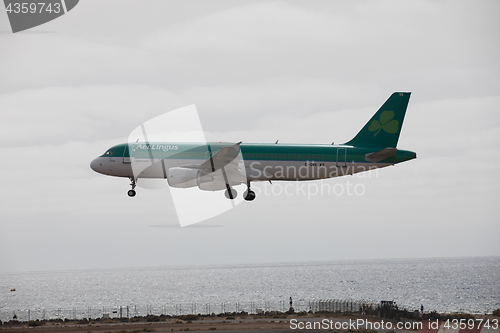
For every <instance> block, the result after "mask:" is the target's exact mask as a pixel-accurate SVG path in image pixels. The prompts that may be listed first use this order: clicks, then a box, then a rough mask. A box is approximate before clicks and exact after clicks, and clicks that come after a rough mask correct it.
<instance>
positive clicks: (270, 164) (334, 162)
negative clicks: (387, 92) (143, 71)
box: [90, 92, 417, 201]
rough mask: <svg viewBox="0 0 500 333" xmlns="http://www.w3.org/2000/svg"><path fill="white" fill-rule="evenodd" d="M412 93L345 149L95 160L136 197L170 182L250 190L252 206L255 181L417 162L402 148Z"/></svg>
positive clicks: (389, 104)
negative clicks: (154, 182)
mask: <svg viewBox="0 0 500 333" xmlns="http://www.w3.org/2000/svg"><path fill="white" fill-rule="evenodd" d="M410 94H411V93H410V92H395V93H393V94H392V95H391V96H390V97H389V98H388V99H387V101H386V102H385V103H384V104H383V105H382V107H380V109H379V110H378V111H377V112H376V113H375V114H374V115H373V117H372V118H371V119H370V120H369V121H368V122H367V123H366V124H365V126H364V127H363V128H362V129H361V130H360V131H359V133H358V134H356V136H355V137H354V138H353V139H351V140H350V141H348V142H346V143H343V144H333V143H332V144H281V143H278V141H276V142H275V143H266V144H261V143H242V142H238V143H213V142H210V143H186V142H184V143H183V142H128V143H122V144H119V145H116V146H113V147H111V148H109V149H108V150H106V152H105V153H104V154H103V155H101V156H99V157H97V158H96V159H94V160H93V161H92V162H91V163H90V167H91V168H92V170H94V171H95V172H98V173H101V174H104V175H108V176H115V177H128V178H129V179H130V181H131V184H130V185H131V186H132V189H130V190H129V191H128V192H127V193H128V195H129V196H130V197H134V196H135V195H136V191H135V187H136V185H137V182H138V179H139V178H152V179H166V180H167V182H168V184H169V185H170V186H171V187H176V188H189V187H196V186H197V187H198V188H199V189H201V190H205V191H221V190H225V196H226V198H228V199H234V198H236V196H237V192H236V190H235V189H234V188H233V186H235V185H240V184H246V185H247V190H246V191H245V193H244V196H243V197H244V199H245V200H247V201H252V200H254V199H255V196H256V195H255V192H254V191H252V190H251V187H250V184H251V182H254V181H269V182H272V181H307V180H318V179H327V178H334V177H340V176H344V175H352V174H355V173H359V172H365V171H369V170H373V169H377V168H384V167H387V166H391V165H395V164H398V163H401V162H405V161H409V160H412V159H414V158H416V157H417V154H416V153H415V152H412V151H408V150H401V149H398V148H396V146H397V143H398V140H399V135H400V133H401V127H402V125H403V120H404V117H405V114H406V109H407V106H408V102H409V100H410Z"/></svg>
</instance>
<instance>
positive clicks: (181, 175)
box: [167, 168, 200, 188]
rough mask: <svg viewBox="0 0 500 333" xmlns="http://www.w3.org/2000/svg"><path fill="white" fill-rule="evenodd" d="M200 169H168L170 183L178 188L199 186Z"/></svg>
mask: <svg viewBox="0 0 500 333" xmlns="http://www.w3.org/2000/svg"><path fill="white" fill-rule="evenodd" d="M199 172H200V171H199V170H196V169H189V168H170V169H168V171H167V181H168V185H170V186H172V187H177V188H188V187H194V186H197V185H198V183H197V180H196V179H197V178H198V174H199Z"/></svg>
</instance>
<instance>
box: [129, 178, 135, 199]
mask: <svg viewBox="0 0 500 333" xmlns="http://www.w3.org/2000/svg"><path fill="white" fill-rule="evenodd" d="M129 179H130V182H131V183H130V186H132V189H131V190H129V191H128V192H127V194H128V196H129V197H135V190H134V188H135V187H136V186H137V184H136V180H135V178H133V177H129Z"/></svg>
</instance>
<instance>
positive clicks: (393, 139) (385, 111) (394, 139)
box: [345, 92, 411, 148]
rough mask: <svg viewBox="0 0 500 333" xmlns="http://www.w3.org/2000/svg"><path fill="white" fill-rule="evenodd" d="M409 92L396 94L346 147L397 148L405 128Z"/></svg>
mask: <svg viewBox="0 0 500 333" xmlns="http://www.w3.org/2000/svg"><path fill="white" fill-rule="evenodd" d="M410 94H411V93H409V92H395V93H394V94H392V95H391V97H389V99H388V100H387V101H385V103H384V105H382V107H381V108H380V109H379V110H378V111H377V113H375V115H373V117H372V119H370V121H369V122H367V123H366V125H365V126H364V127H363V128H362V129H361V131H359V133H358V134H357V135H356V136H355V137H354V138H353V139H352V140H351V141H349V142H346V143H345V145H351V146H380V147H383V148H396V145H397V144H398V139H399V134H400V133H401V127H402V126H403V120H404V118H405V114H406V107H407V106H408V102H409V100H410Z"/></svg>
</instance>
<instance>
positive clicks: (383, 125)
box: [368, 111, 399, 137]
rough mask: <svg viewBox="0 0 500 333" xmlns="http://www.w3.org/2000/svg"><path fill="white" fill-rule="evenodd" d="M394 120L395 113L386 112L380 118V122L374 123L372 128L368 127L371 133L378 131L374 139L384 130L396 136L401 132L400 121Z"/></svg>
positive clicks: (371, 125) (375, 121)
mask: <svg viewBox="0 0 500 333" xmlns="http://www.w3.org/2000/svg"><path fill="white" fill-rule="evenodd" d="M392 118H394V112H393V111H384V112H382V113H381V114H380V118H379V120H380V121H378V120H374V121H372V123H371V124H370V126H369V127H368V130H369V131H370V132H375V131H377V132H376V133H375V134H374V135H373V137H376V136H377V134H378V132H380V130H382V129H383V130H384V131H386V132H387V133H390V134H394V133H396V132H397V131H398V130H399V121H397V120H392Z"/></svg>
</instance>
